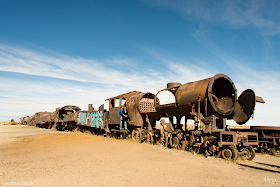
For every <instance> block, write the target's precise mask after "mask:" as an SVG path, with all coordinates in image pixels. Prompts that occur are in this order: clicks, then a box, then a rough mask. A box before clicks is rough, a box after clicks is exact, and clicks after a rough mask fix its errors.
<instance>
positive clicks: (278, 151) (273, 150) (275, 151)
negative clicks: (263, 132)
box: [270, 146, 280, 157]
mask: <svg viewBox="0 0 280 187" xmlns="http://www.w3.org/2000/svg"><path fill="white" fill-rule="evenodd" d="M270 152H271V154H272V155H274V156H277V157H280V146H279V148H278V149H277V147H273V148H271V150H270Z"/></svg>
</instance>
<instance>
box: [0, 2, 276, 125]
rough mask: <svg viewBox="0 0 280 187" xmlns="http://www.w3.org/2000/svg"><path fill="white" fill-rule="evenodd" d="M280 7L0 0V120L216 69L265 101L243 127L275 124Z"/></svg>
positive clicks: (205, 74) (183, 80) (152, 88)
mask: <svg viewBox="0 0 280 187" xmlns="http://www.w3.org/2000/svg"><path fill="white" fill-rule="evenodd" d="M279 8H280V1H277V0H274V1H273V0H268V1H253V0H248V1H242V0H240V1H239V0H234V1H231V0H225V1H200V0H196V1H188V0H184V1H182V0H118V1H116V0H92V1H91V0H84V1H73V0H67V1H66V0H64V1H63V0H58V1H57V0H56V1H52V0H48V1H44V0H41V1H37V0H26V1H21V0H13V1H10V0H1V1H0V88H1V89H0V105H1V107H0V121H8V120H10V119H11V118H14V119H16V120H18V119H19V118H20V117H23V116H26V115H33V114H34V113H35V112H38V111H51V112H52V111H54V110H55V108H56V107H60V106H64V105H67V104H72V105H76V106H79V107H80V108H82V109H83V110H86V109H87V105H88V103H92V104H93V105H94V106H95V107H96V108H97V107H98V106H99V105H101V104H102V103H105V101H104V100H105V99H106V98H109V97H112V96H115V95H118V94H121V93H124V92H129V91H133V90H137V91H143V92H148V91H149V92H152V93H156V92H157V91H158V90H160V89H163V88H165V87H166V83H168V82H180V83H182V84H184V83H187V82H190V81H196V80H200V79H204V78H208V77H212V76H214V75H215V74H218V73H223V74H226V75H228V76H229V77H230V78H231V79H232V80H233V82H234V83H235V85H236V87H237V89H238V94H241V93H242V91H244V90H245V89H248V88H250V89H253V90H254V91H255V93H256V95H258V96H261V97H263V99H264V100H265V101H266V103H265V104H257V106H256V110H255V116H254V119H251V120H250V121H249V122H248V123H247V124H248V125H280V124H279V120H278V118H277V117H278V116H279V114H280V109H279V106H280V101H279V99H278V96H279V92H280V87H279V85H280V73H279V72H280V53H279V49H280V12H279ZM160 99H161V102H170V101H169V99H170V98H167V97H166V96H164V95H162V96H161V98H160ZM105 104H107V103H105ZM230 124H234V123H232V122H230Z"/></svg>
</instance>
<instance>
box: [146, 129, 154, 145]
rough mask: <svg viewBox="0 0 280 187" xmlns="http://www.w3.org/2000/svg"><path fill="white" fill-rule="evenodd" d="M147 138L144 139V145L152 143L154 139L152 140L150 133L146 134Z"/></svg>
mask: <svg viewBox="0 0 280 187" xmlns="http://www.w3.org/2000/svg"><path fill="white" fill-rule="evenodd" d="M147 135H148V137H147V138H146V140H145V142H146V143H151V144H153V143H154V138H153V134H152V133H151V132H149V133H147Z"/></svg>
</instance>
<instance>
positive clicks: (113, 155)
mask: <svg viewBox="0 0 280 187" xmlns="http://www.w3.org/2000/svg"><path fill="white" fill-rule="evenodd" d="M255 160H256V161H259V162H266V163H271V164H278V165H280V158H278V157H273V156H270V155H261V154H257V156H256V158H255ZM264 179H266V181H265V180H264ZM268 179H269V180H268ZM273 181H274V182H273ZM12 182H18V183H21V184H23V182H29V183H25V184H32V185H33V186H43V187H44V186H106V187H107V186H129V187H130V186H139V187H140V186H141V187H143V186H207V187H208V186H279V183H280V174H277V173H271V172H267V171H260V170H255V169H250V168H245V167H242V166H239V165H237V164H235V163H232V162H230V161H225V160H223V159H217V158H205V157H204V156H202V155H193V154H192V153H189V152H186V151H178V150H174V149H166V148H164V147H162V146H156V145H151V144H146V143H142V144H140V143H137V142H133V141H130V140H120V139H111V138H108V137H102V136H94V135H90V134H85V133H69V132H68V133H67V132H57V131H52V130H49V129H40V128H36V127H30V126H23V125H2V124H1V125H0V184H1V185H7V184H12ZM275 182H276V183H275Z"/></svg>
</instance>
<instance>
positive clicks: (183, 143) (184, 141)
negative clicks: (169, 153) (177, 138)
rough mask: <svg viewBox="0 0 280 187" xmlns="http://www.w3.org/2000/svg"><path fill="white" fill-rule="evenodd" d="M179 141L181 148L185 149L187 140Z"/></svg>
mask: <svg viewBox="0 0 280 187" xmlns="http://www.w3.org/2000/svg"><path fill="white" fill-rule="evenodd" d="M181 143H182V146H181V150H186V148H187V146H188V144H189V141H188V140H183V141H182V142H181Z"/></svg>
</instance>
